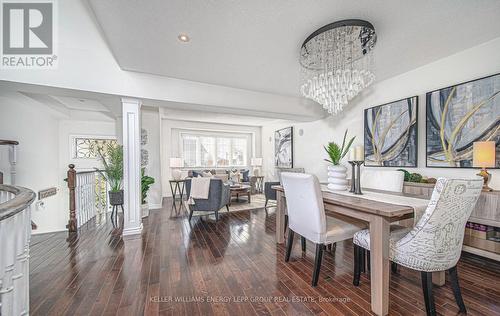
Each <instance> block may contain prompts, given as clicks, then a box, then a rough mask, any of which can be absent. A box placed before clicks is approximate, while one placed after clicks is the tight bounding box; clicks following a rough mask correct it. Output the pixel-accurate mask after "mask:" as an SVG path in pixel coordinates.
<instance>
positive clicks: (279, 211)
mask: <svg viewBox="0 0 500 316" xmlns="http://www.w3.org/2000/svg"><path fill="white" fill-rule="evenodd" d="M284 200H285V198H284V196H283V193H282V192H281V191H278V192H276V202H277V207H276V242H277V243H278V244H282V243H284V242H285V201H284Z"/></svg>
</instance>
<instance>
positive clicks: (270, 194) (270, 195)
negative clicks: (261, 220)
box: [264, 181, 280, 207]
mask: <svg viewBox="0 0 500 316" xmlns="http://www.w3.org/2000/svg"><path fill="white" fill-rule="evenodd" d="M273 185H280V183H279V182H278V181H276V182H266V183H264V194H265V196H266V204H265V205H264V207H267V202H268V201H269V200H273V201H276V190H275V189H273V188H271V187H272V186H273Z"/></svg>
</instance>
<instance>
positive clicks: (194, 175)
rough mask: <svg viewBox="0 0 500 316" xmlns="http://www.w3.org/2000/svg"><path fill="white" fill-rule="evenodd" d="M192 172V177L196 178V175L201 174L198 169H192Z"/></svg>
mask: <svg viewBox="0 0 500 316" xmlns="http://www.w3.org/2000/svg"><path fill="white" fill-rule="evenodd" d="M192 172H193V178H198V176H203V175H202V174H201V173H200V172H198V171H194V170H193V171H192Z"/></svg>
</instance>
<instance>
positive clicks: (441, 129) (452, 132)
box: [425, 74, 500, 168]
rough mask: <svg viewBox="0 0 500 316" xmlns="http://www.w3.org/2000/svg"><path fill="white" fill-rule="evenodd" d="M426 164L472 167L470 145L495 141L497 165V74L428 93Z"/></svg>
mask: <svg viewBox="0 0 500 316" xmlns="http://www.w3.org/2000/svg"><path fill="white" fill-rule="evenodd" d="M426 101H427V104H426V120H425V121H426V166H427V167H440V168H472V145H473V143H474V142H477V141H495V142H496V152H497V154H496V168H499V167H500V155H499V153H500V148H499V147H500V74H496V75H492V76H489V77H485V78H481V79H477V80H473V81H469V82H465V83H461V84H457V85H454V86H451V87H447V88H443V89H439V90H435V91H432V92H428V93H427V95H426Z"/></svg>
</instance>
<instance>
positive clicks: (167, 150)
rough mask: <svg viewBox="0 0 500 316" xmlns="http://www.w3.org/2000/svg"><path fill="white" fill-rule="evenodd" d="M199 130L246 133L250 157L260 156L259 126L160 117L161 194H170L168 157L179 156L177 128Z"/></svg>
mask: <svg viewBox="0 0 500 316" xmlns="http://www.w3.org/2000/svg"><path fill="white" fill-rule="evenodd" d="M182 129H184V130H200V131H203V130H205V131H219V132H228V133H246V134H251V135H252V136H251V137H252V139H253V141H252V146H253V150H252V152H251V153H250V157H261V155H262V151H261V148H262V144H261V141H262V133H261V128H260V127H256V126H243V125H229V124H215V123H202V122H191V121H178V120H169V119H165V118H162V120H161V163H162V183H163V184H164V185H163V196H164V197H169V196H172V194H171V192H170V186H169V182H168V180H170V179H172V176H171V170H170V168H169V163H170V158H171V157H179V156H180V153H179V143H178V137H179V133H178V131H179V130H182Z"/></svg>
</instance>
